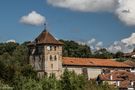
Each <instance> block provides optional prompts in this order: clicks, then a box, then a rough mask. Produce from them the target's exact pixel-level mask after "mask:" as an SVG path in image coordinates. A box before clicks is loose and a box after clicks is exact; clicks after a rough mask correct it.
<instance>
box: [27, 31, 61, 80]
mask: <svg viewBox="0 0 135 90" xmlns="http://www.w3.org/2000/svg"><path fill="white" fill-rule="evenodd" d="M28 48H29V63H30V64H31V65H32V67H33V68H34V69H35V70H36V71H37V72H38V77H42V76H43V75H46V74H47V75H50V74H51V73H54V74H55V76H56V77H59V76H60V75H61V73H62V43H61V42H59V41H58V40H56V39H55V38H54V37H53V36H52V35H51V34H50V33H49V32H48V31H47V30H44V31H43V32H42V33H41V34H40V35H39V36H38V37H37V38H36V39H35V40H34V41H33V42H31V43H29V44H28Z"/></svg>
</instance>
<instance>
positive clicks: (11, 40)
mask: <svg viewBox="0 0 135 90" xmlns="http://www.w3.org/2000/svg"><path fill="white" fill-rule="evenodd" d="M9 42H13V43H16V41H15V40H14V39H10V40H7V41H6V43H9Z"/></svg>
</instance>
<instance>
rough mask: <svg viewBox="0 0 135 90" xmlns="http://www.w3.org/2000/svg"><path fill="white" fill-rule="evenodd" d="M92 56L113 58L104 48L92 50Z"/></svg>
mask: <svg viewBox="0 0 135 90" xmlns="http://www.w3.org/2000/svg"><path fill="white" fill-rule="evenodd" d="M93 57H94V58H102V59H110V58H113V54H112V53H110V52H108V51H107V50H106V49H105V48H102V49H100V50H97V51H95V52H94V55H93Z"/></svg>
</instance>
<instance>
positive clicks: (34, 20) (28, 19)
mask: <svg viewBox="0 0 135 90" xmlns="http://www.w3.org/2000/svg"><path fill="white" fill-rule="evenodd" d="M20 22H21V23H24V24H28V25H36V26H39V25H43V24H44V23H45V22H46V19H45V17H44V16H42V15H40V14H38V13H37V12H36V11H32V12H31V13H29V14H28V15H26V16H22V17H21V19H20Z"/></svg>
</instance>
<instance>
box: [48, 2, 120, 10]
mask: <svg viewBox="0 0 135 90" xmlns="http://www.w3.org/2000/svg"><path fill="white" fill-rule="evenodd" d="M47 2H48V3H49V4H51V5H53V6H57V7H62V8H69V9H71V10H77V11H83V12H96V11H112V10H114V8H115V7H116V6H117V4H118V2H117V0H47Z"/></svg>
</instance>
